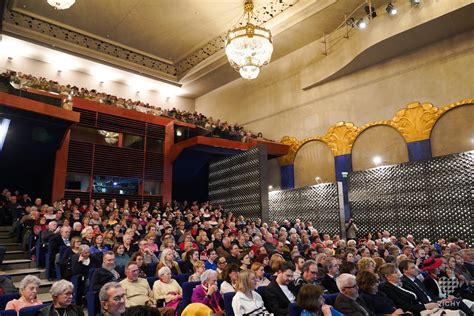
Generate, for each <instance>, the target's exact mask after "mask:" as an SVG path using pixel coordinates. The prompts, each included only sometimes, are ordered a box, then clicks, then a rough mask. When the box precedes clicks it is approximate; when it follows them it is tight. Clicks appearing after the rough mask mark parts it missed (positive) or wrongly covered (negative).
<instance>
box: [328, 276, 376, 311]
mask: <svg viewBox="0 0 474 316" xmlns="http://www.w3.org/2000/svg"><path fill="white" fill-rule="evenodd" d="M336 283H337V287H338V288H339V292H340V293H339V295H338V296H337V297H336V304H334V307H335V308H336V309H337V310H338V311H340V312H341V313H343V314H344V315H351V316H375V313H374V312H373V311H371V310H370V309H369V307H368V306H367V303H366V302H365V301H364V300H363V299H362V298H361V297H359V287H358V286H357V282H356V277H355V276H354V275H352V274H349V273H343V274H341V275H340V276H339V277H338V278H337V280H336Z"/></svg>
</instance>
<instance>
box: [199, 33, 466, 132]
mask: <svg viewBox="0 0 474 316" xmlns="http://www.w3.org/2000/svg"><path fill="white" fill-rule="evenodd" d="M367 31H369V30H367ZM319 45H320V43H319V42H317V43H313V44H310V45H308V46H305V47H303V48H301V49H299V50H297V51H295V52H293V53H292V54H290V55H288V56H286V57H284V58H281V59H279V60H277V61H274V62H272V63H270V65H268V66H267V67H265V68H264V69H263V71H262V73H261V75H260V77H259V78H257V79H256V80H253V81H245V80H243V79H238V80H236V81H233V82H231V83H229V84H227V85H225V86H223V87H221V88H219V89H216V90H214V91H212V92H210V93H208V94H206V95H204V96H202V97H200V98H198V99H196V110H197V111H199V112H203V113H205V114H207V115H210V116H214V117H219V118H221V119H224V120H228V121H231V122H240V123H244V125H245V127H247V128H249V129H251V130H253V131H255V132H258V131H261V132H263V133H264V135H265V137H268V138H272V139H274V140H280V139H281V137H283V136H285V135H290V136H296V137H297V138H298V139H303V138H305V137H309V136H314V135H324V134H325V133H326V131H327V129H328V128H329V127H331V126H332V125H334V124H335V123H336V122H338V121H350V122H353V123H355V124H356V125H358V126H361V125H363V124H365V123H369V122H374V121H379V120H385V119H391V118H392V117H393V115H394V114H395V113H396V112H397V111H398V110H399V109H400V108H402V107H404V106H405V105H406V104H408V103H411V102H413V101H420V102H431V103H433V105H435V106H438V107H440V106H443V105H446V104H448V103H452V102H454V101H457V100H460V99H466V98H472V97H473V96H474V70H473V67H472V65H473V64H474V31H469V32H466V33H464V34H460V35H458V36H456V37H452V38H449V39H446V40H443V41H440V42H437V43H434V44H432V45H430V46H427V47H424V48H423V49H420V50H417V51H414V52H411V53H409V54H406V55H403V56H399V57H397V58H394V59H391V60H389V61H387V62H384V63H381V64H378V65H375V66H372V67H369V68H367V69H363V70H361V71H358V72H356V73H353V74H350V75H348V76H345V77H342V78H339V79H336V80H334V81H332V82H328V83H326V84H323V85H321V86H317V87H314V88H312V89H310V90H307V91H303V90H301V82H300V73H301V72H302V70H303V69H305V67H307V66H308V65H311V64H314V63H317V62H318V60H319V59H320V56H319V55H315V53H314V52H315V51H318V50H319V49H318V48H319Z"/></svg>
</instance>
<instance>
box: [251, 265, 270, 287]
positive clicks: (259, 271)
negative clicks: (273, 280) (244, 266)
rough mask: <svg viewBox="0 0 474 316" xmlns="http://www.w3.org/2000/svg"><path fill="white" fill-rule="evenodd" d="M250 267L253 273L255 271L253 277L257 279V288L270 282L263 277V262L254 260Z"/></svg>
mask: <svg viewBox="0 0 474 316" xmlns="http://www.w3.org/2000/svg"><path fill="white" fill-rule="evenodd" d="M251 269H252V271H253V273H255V279H256V280H257V285H256V287H257V288H258V287H260V286H267V285H268V284H270V280H269V279H267V278H266V277H265V266H264V265H263V263H260V262H254V263H253V264H252V267H251Z"/></svg>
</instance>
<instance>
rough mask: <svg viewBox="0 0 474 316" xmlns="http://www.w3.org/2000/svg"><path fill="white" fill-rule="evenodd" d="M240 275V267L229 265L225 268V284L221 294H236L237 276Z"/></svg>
mask: <svg viewBox="0 0 474 316" xmlns="http://www.w3.org/2000/svg"><path fill="white" fill-rule="evenodd" d="M238 275H239V266H238V265H236V264H228V265H227V267H225V270H224V274H223V276H222V279H223V280H224V282H222V284H221V289H220V290H221V293H222V294H225V293H229V292H235V286H236V284H237V276H238Z"/></svg>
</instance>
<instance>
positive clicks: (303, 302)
mask: <svg viewBox="0 0 474 316" xmlns="http://www.w3.org/2000/svg"><path fill="white" fill-rule="evenodd" d="M296 302H297V303H298V305H299V306H300V307H301V308H302V309H303V311H302V312H301V314H300V316H331V306H330V305H326V304H324V298H323V289H322V288H321V287H319V286H317V285H314V284H305V285H303V286H302V287H301V289H300V291H299V292H298V297H297V298H296Z"/></svg>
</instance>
